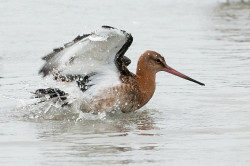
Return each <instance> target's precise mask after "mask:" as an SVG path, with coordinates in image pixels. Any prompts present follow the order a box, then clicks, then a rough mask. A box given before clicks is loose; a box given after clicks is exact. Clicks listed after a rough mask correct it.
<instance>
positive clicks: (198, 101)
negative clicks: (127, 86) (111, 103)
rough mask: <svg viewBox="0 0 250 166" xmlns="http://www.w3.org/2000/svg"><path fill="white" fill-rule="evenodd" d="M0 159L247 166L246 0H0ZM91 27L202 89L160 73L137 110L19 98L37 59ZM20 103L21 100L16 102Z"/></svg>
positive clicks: (249, 58)
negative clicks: (91, 110)
mask: <svg viewBox="0 0 250 166" xmlns="http://www.w3.org/2000/svg"><path fill="white" fill-rule="evenodd" d="M0 13H1V17H0V149H1V151H0V163H1V165H25V166H26V165H192V166H194V165H220V166H222V165H227V166H228V165H232V166H234V165H241V166H242V165H250V157H249V156H250V120H249V119H250V102H249V101H250V65H249V64H250V4H249V3H240V2H237V1H234V2H231V3H230V4H228V3H225V1H222V0H221V1H218V0H210V1H206V0H202V1H195V0H189V1H185V0H176V1H170V0H166V1H161V0H154V1H152V0H151V1H150V0H144V1H139V0H133V1H132V0H126V1H115V0H104V1H97V0H93V1H80V0H75V1H59V0H56V1H49V0H35V1H34V0H24V1H17V0H10V1H1V2H0ZM101 25H110V26H114V27H117V28H120V29H125V30H126V31H128V32H130V33H131V34H132V35H133V37H134V42H133V44H132V46H131V47H130V49H129V50H128V52H127V56H128V57H129V58H131V59H132V64H131V66H130V67H129V69H130V70H131V71H133V72H134V71H135V69H136V64H137V60H138V58H139V56H140V54H142V53H143V52H144V51H145V50H148V49H150V50H155V51H157V52H159V53H161V54H162V55H163V56H165V59H166V61H167V63H168V64H169V65H170V66H172V67H173V68H175V69H177V70H179V71H181V72H183V73H185V74H187V75H189V76H191V77H193V78H194V79H197V80H199V81H201V82H204V83H205V84H206V86H205V87H202V86H199V85H197V84H194V83H192V82H188V81H186V80H183V79H180V78H177V77H175V76H172V75H169V74H167V73H163V72H162V73H159V74H157V89H156V92H155V94H154V96H153V98H152V99H151V101H150V102H149V103H148V104H147V105H146V106H145V107H144V108H142V109H141V110H139V111H137V112H135V113H130V114H122V113H114V114H112V113H110V114H103V113H101V114H99V115H92V114H82V115H81V116H80V117H79V115H77V114H74V113H70V110H69V112H67V113H65V114H64V113H53V114H46V113H44V110H43V109H42V108H41V109H38V110H36V109H37V108H36V109H31V108H30V107H28V106H27V101H29V98H30V96H31V93H30V92H34V91H35V90H36V89H37V88H42V87H43V86H44V85H43V81H42V79H41V76H39V75H38V70H39V69H40V67H41V66H42V64H43V62H42V60H41V57H42V56H44V55H45V54H47V53H49V52H50V51H51V50H52V49H53V48H55V47H58V46H61V45H62V44H63V43H66V42H68V41H71V40H72V39H73V38H74V37H76V36H77V35H78V34H83V33H89V32H91V31H93V30H95V29H97V28H99V27H100V26H101ZM25 105H26V106H25Z"/></svg>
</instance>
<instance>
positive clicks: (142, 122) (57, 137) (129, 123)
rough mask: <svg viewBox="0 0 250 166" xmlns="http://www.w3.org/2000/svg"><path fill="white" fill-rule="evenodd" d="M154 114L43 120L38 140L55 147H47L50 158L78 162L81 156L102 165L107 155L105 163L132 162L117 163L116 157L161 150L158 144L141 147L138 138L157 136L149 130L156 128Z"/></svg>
mask: <svg viewBox="0 0 250 166" xmlns="http://www.w3.org/2000/svg"><path fill="white" fill-rule="evenodd" d="M154 112H155V110H143V111H138V112H133V113H128V114H124V113H108V114H106V116H105V117H104V118H102V119H95V120H93V119H82V120H80V121H68V120H67V121H65V120H61V121H59V120H43V121H40V122H39V123H36V124H37V130H38V139H39V140H41V141H44V142H50V143H51V144H52V146H50V147H48V148H45V149H44V151H43V152H42V154H43V155H45V156H46V158H54V157H55V156H57V157H58V156H60V157H63V158H64V157H65V158H74V159H75V158H77V157H79V158H81V159H85V160H88V157H95V158H96V159H97V160H89V161H87V162H88V163H89V164H91V163H93V162H94V164H101V163H102V162H103V161H102V160H103V159H104V158H103V156H106V159H105V160H107V161H105V163H109V162H110V164H111V163H113V162H116V163H119V164H122V163H132V162H134V161H133V160H132V159H131V160H126V161H125V160H119V161H114V158H113V156H114V155H116V154H120V153H124V154H127V153H126V152H131V153H133V152H135V151H138V150H154V149H155V148H156V147H157V144H155V145H152V144H151V143H149V144H146V143H144V144H140V139H138V137H139V138H141V137H149V136H153V134H152V132H151V133H150V132H149V133H148V131H150V130H153V129H155V128H156V126H155V122H154V121H155V117H154ZM95 116H98V115H95ZM150 141H151V140H150ZM137 142H138V143H137ZM134 143H136V144H139V147H134V146H133V144H134ZM58 144H59V146H58ZM61 151H63V152H64V153H61ZM99 156H100V158H99ZM108 158H110V160H108ZM150 162H153V161H150Z"/></svg>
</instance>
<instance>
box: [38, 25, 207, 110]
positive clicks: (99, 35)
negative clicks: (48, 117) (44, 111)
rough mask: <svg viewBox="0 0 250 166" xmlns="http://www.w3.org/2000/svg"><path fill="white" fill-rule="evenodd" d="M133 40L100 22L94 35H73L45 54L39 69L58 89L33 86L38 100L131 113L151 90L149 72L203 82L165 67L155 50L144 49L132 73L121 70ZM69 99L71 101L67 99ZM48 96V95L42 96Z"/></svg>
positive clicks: (145, 99) (84, 108) (153, 87)
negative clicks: (43, 62) (43, 61)
mask: <svg viewBox="0 0 250 166" xmlns="http://www.w3.org/2000/svg"><path fill="white" fill-rule="evenodd" d="M132 41H133V37H132V36H131V34H128V33H127V32H125V31H123V30H118V29H115V28H113V27H109V26H103V27H102V28H101V30H99V31H96V32H95V33H91V34H87V35H83V36H78V37H77V38H76V39H74V40H73V41H72V42H70V43H68V44H66V45H65V47H64V48H63V47H61V48H58V49H54V51H53V52H52V53H50V54H49V55H47V56H45V57H44V58H43V59H44V60H46V63H45V65H44V66H43V67H42V69H41V70H40V73H42V74H43V75H44V76H51V77H52V78H53V80H54V81H55V82H58V84H59V82H60V84H64V85H63V88H64V89H61V88H60V90H59V89H55V88H54V89H53V88H49V89H47V90H46V89H39V90H37V91H36V95H37V97H38V98H43V97H44V96H46V95H47V96H49V100H50V99H51V98H55V97H56V98H57V99H58V100H60V101H64V102H63V104H62V105H70V104H71V103H72V101H73V102H74V103H77V106H79V109H81V110H83V111H108V112H109V111H112V110H121V111H122V112H131V111H135V110H137V109H139V108H141V107H142V106H144V105H145V104H146V103H147V102H148V101H149V100H150V99H151V97H152V96H153V94H154V91H155V76H156V73H157V72H159V71H166V72H169V73H172V74H175V75H177V76H180V77H182V78H184V79H188V80H190V81H193V82H196V83H198V84H201V85H204V84H202V83H200V82H198V81H195V80H193V79H191V78H189V77H187V76H185V75H183V74H181V73H179V72H177V71H176V70H174V69H172V68H170V67H169V66H168V65H167V64H166V62H165V59H164V58H163V57H162V56H161V55H160V54H159V53H157V52H154V51H146V52H144V53H143V54H142V55H141V56H140V58H139V61H138V65H137V71H136V74H133V73H132V72H130V71H129V70H128V69H127V66H128V65H129V64H130V62H131V61H130V59H129V58H127V57H126V56H124V54H125V52H126V51H127V49H128V48H129V47H130V45H131V43H132ZM70 98H71V102H69V101H70V100H69V99H70ZM47 99H48V97H47Z"/></svg>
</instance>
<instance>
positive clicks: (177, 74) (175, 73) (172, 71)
mask: <svg viewBox="0 0 250 166" xmlns="http://www.w3.org/2000/svg"><path fill="white" fill-rule="evenodd" d="M164 71H166V72H168V73H171V74H173V75H176V76H178V77H181V78H183V79H186V80H189V81H192V82H195V83H197V84H199V85H202V86H205V84H203V83H201V82H199V81H196V80H194V79H192V78H190V77H188V76H186V75H184V74H182V73H180V72H178V71H176V70H175V69H173V68H171V67H169V66H167V67H166V68H164Z"/></svg>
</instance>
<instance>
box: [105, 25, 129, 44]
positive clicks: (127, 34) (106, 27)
mask: <svg viewBox="0 0 250 166" xmlns="http://www.w3.org/2000/svg"><path fill="white" fill-rule="evenodd" d="M102 28H104V29H117V28H115V27H112V26H109V25H103V26H102ZM117 30H120V31H122V32H123V33H124V34H125V35H126V37H127V39H128V42H131V43H132V42H133V36H132V35H131V34H130V33H128V32H126V31H125V30H122V29H117Z"/></svg>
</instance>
